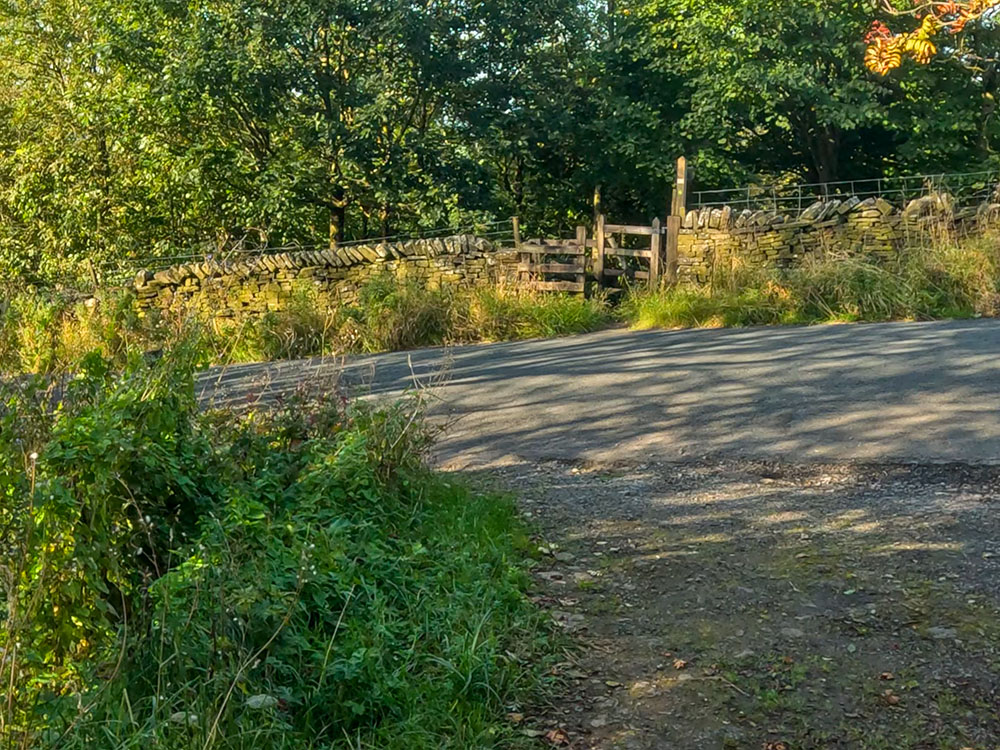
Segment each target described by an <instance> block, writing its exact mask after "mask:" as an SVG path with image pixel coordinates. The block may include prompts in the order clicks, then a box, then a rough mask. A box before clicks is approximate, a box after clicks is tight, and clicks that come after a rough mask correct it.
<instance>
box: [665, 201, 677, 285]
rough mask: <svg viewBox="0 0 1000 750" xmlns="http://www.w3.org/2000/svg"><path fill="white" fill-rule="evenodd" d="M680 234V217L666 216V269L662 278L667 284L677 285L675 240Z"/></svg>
mask: <svg viewBox="0 0 1000 750" xmlns="http://www.w3.org/2000/svg"><path fill="white" fill-rule="evenodd" d="M680 233H681V217H680V216H668V217H667V268H666V272H665V274H664V277H665V278H666V280H667V283H668V284H676V283H677V266H678V252H677V238H678V237H679V236H680Z"/></svg>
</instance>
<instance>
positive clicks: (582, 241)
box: [575, 226, 587, 296]
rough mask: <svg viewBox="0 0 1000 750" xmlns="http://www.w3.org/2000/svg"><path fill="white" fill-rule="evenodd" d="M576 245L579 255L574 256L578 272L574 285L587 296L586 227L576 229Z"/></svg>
mask: <svg viewBox="0 0 1000 750" xmlns="http://www.w3.org/2000/svg"><path fill="white" fill-rule="evenodd" d="M576 244H577V246H578V247H577V249H578V250H579V253H580V254H579V255H577V256H575V258H576V266H577V268H579V269H580V270H579V271H577V274H576V283H577V284H579V285H580V292H581V293H582V294H583V295H584V296H586V295H587V227H584V226H579V227H577V228H576Z"/></svg>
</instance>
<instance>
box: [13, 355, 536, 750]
mask: <svg viewBox="0 0 1000 750" xmlns="http://www.w3.org/2000/svg"><path fill="white" fill-rule="evenodd" d="M183 351H184V348H183V347H178V348H177V349H176V352H177V353H175V354H174V355H171V356H168V357H167V358H166V359H165V360H163V361H161V362H160V363H159V364H157V365H156V366H148V365H146V364H143V363H142V362H141V361H138V362H132V363H131V364H130V365H129V366H128V367H127V368H125V370H124V371H120V372H117V373H115V372H113V371H111V370H110V369H109V368H108V365H107V362H106V361H105V360H104V359H102V358H101V357H99V356H96V355H92V356H88V357H86V358H85V359H84V360H83V361H81V362H80V363H78V366H77V368H76V369H77V374H76V375H75V377H73V378H72V379H71V380H69V381H68V382H64V383H62V384H57V385H53V386H45V384H44V383H42V382H41V381H38V380H31V379H29V380H21V381H19V382H18V383H17V384H16V385H13V386H8V387H6V388H5V389H4V392H3V394H2V402H0V492H2V494H3V498H4V501H3V502H2V503H0V529H2V530H3V537H2V538H3V546H2V547H0V612H3V615H2V617H0V676H2V679H0V746H3V747H12V748H13V747H18V748H25V747H39V748H44V747H61V748H66V747H70V748H75V747H79V748H97V747H100V748H126V747H129V748H133V747H135V748H138V747H151V746H156V747H165V748H195V747H197V748H202V749H205V748H252V747H267V748H309V747H382V748H394V747H395V748H422V747H426V748H441V747H454V748H463V749H464V748H474V747H491V746H495V745H496V744H497V743H499V742H501V741H503V738H504V736H505V734H506V732H507V730H505V729H504V728H503V725H504V723H505V722H504V720H503V717H504V713H505V711H509V710H516V708H517V706H518V702H519V701H521V700H524V699H525V697H527V696H530V695H531V690H532V689H533V686H534V685H536V684H537V683H536V681H535V680H536V673H537V670H538V669H540V668H542V667H541V665H542V663H543V661H544V660H540V659H539V656H538V653H537V651H536V649H537V647H538V646H539V645H540V644H541V643H542V640H543V639H544V638H545V635H544V631H541V630H537V629H536V619H535V615H534V614H533V609H532V607H531V605H530V603H528V601H527V600H526V598H525V597H524V596H523V593H522V591H523V586H524V583H525V580H526V577H525V575H524V571H523V568H522V565H521V562H522V559H523V552H522V550H523V549H524V548H523V546H522V531H521V530H520V527H519V526H518V524H517V521H516V517H515V514H514V511H513V507H512V505H511V504H510V503H509V502H508V501H507V500H505V499H503V498H497V497H483V496H480V495H475V494H472V493H470V492H469V491H467V490H465V489H463V488H461V487H459V486H454V485H451V484H448V483H446V482H445V481H443V480H442V479H440V478H437V477H435V476H434V475H432V474H430V473H429V472H428V471H427V470H426V469H425V468H424V467H423V462H422V454H423V451H424V448H425V447H426V444H427V437H428V436H427V432H426V431H425V429H424V427H423V423H422V421H421V419H420V415H419V410H418V411H414V407H415V404H413V403H407V402H403V403H401V404H397V405H395V406H389V407H386V408H383V409H376V408H373V407H369V406H365V405H364V404H357V405H355V406H352V407H349V408H348V407H345V406H344V405H343V402H342V401H341V400H340V399H339V397H336V395H335V391H334V392H333V395H332V397H331V398H330V399H327V400H320V401H313V400H306V399H298V398H294V399H292V401H291V402H289V403H288V408H287V409H286V410H281V411H278V412H268V413H251V414H249V415H247V416H245V417H242V418H237V417H234V416H232V415H231V414H216V413H211V412H209V413H201V412H199V410H198V407H197V404H196V400H195V396H194V388H193V380H192V374H191V369H190V366H189V363H188V362H187V361H186V355H183ZM325 385H326V386H327V387H325V388H324V389H323V390H325V391H327V392H329V387H328V386H329V384H325ZM53 388H55V390H53ZM57 402H58V405H56V404H57ZM529 663H531V664H534V665H535V666H533V667H529V666H526V665H527V664H529Z"/></svg>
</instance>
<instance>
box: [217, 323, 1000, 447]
mask: <svg viewBox="0 0 1000 750" xmlns="http://www.w3.org/2000/svg"><path fill="white" fill-rule="evenodd" d="M408 358H409V360H410V361H412V371H411V366H410V362H409V361H408ZM339 367H341V365H340V364H338V363H334V362H330V361H327V362H321V361H302V362H290V363H281V364H275V365H243V366H237V367H231V368H229V369H227V370H226V371H224V372H219V371H215V372H214V373H212V374H211V375H210V376H208V377H210V378H211V382H212V383H214V384H217V388H218V391H217V392H218V394H219V397H220V398H221V399H225V398H227V397H232V396H233V395H234V394H243V393H246V392H248V391H252V392H254V393H256V392H259V390H260V383H261V381H262V379H266V380H267V382H268V387H269V388H271V389H276V390H279V391H280V390H283V389H288V388H291V387H294V385H295V384H296V383H297V382H301V381H302V380H303V379H308V378H312V377H316V376H317V375H321V374H324V373H325V374H329V373H331V372H334V371H336V370H337V369H338V368H339ZM442 371H443V372H444V377H446V378H447V382H445V383H444V384H440V385H438V386H437V387H436V392H437V396H438V397H439V398H440V401H439V402H438V403H437V405H436V406H435V407H434V413H435V414H436V415H438V416H442V417H444V416H446V415H447V416H450V417H453V418H456V419H455V422H454V424H452V425H451V427H450V429H449V431H448V433H447V435H446V436H445V437H444V439H443V440H442V442H441V444H440V449H439V458H440V459H441V460H442V461H443V462H446V463H449V464H453V465H456V464H457V465H485V464H491V463H495V462H503V461H506V460H511V459H528V460H538V459H585V460H592V461H600V462H607V461H615V460H628V461H642V460H646V459H653V460H665V461H671V460H684V459H692V458H702V457H743V458H775V459H778V458H780V459H791V460H796V461H808V460H824V461H828V460H834V461H837V460H905V461H908V460H920V461H969V462H991V463H992V462H996V463H1000V321H993V320H982V321H959V322H942V323H893V324H878V325H849V326H848V325H843V326H816V327H808V328H799V327H786V328H754V329H730V330H689V331H644V332H636V331H625V330H610V331H602V332H599V333H594V334H587V335H581V336H572V337H568V338H562V339H556V340H543V341H527V342H516V343H507V344H493V345H485V346H471V347H461V348H456V349H451V350H446V349H428V350H421V351H417V352H412V353H410V354H409V355H408V354H407V353H394V354H386V355H380V356H375V357H365V358H357V359H352V360H350V361H349V362H348V364H347V365H346V367H345V369H344V374H343V380H344V382H346V383H349V384H350V387H351V388H353V389H357V390H358V391H361V392H365V393H372V394H393V393H397V392H399V391H400V390H402V389H404V388H407V387H410V386H412V383H413V375H414V374H415V375H416V376H417V378H418V379H420V380H422V381H429V380H432V379H434V378H435V377H436V376H437V377H439V378H440V377H441V373H442Z"/></svg>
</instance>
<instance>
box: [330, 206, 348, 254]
mask: <svg viewBox="0 0 1000 750" xmlns="http://www.w3.org/2000/svg"><path fill="white" fill-rule="evenodd" d="M346 216H347V208H346V207H344V206H331V207H330V247H336V246H337V243H339V242H343V241H344V220H345V218H346Z"/></svg>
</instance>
